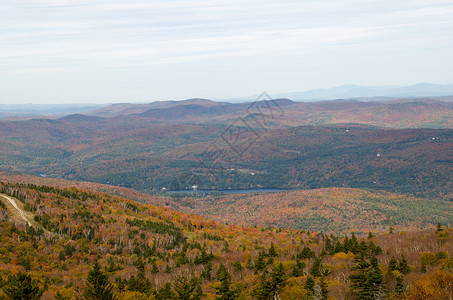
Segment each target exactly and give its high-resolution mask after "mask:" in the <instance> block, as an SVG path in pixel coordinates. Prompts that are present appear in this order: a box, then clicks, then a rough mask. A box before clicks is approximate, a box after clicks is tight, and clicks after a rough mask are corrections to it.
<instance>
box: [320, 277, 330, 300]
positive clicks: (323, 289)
mask: <svg viewBox="0 0 453 300" xmlns="http://www.w3.org/2000/svg"><path fill="white" fill-rule="evenodd" d="M319 286H320V287H321V299H322V300H327V297H328V296H329V290H327V284H326V281H325V280H324V277H321V279H319Z"/></svg>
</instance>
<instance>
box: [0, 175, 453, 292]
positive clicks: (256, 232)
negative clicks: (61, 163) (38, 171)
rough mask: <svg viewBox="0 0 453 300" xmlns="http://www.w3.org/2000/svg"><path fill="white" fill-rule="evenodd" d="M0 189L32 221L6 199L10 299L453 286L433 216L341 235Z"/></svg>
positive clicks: (1, 286) (450, 243)
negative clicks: (405, 227)
mask: <svg viewBox="0 0 453 300" xmlns="http://www.w3.org/2000/svg"><path fill="white" fill-rule="evenodd" d="M0 193H2V194H4V195H9V196H10V197H14V199H16V201H17V204H18V207H19V208H20V209H23V210H25V211H26V215H27V218H30V221H31V222H32V226H31V227H30V226H25V224H24V223H25V222H24V221H23V220H22V219H20V218H18V217H17V214H16V213H14V208H13V207H12V206H11V205H10V204H8V202H7V201H6V200H5V198H4V197H1V205H0V218H1V228H2V230H1V231H0V240H1V247H0V290H1V293H2V294H3V296H7V297H10V298H13V299H15V298H14V297H17V295H18V293H22V295H24V294H25V295H28V297H29V299H32V298H33V297H36V296H41V295H42V299H76V298H80V297H82V295H85V296H90V295H91V296H92V295H93V293H94V294H95V293H97V292H96V291H99V287H102V288H103V289H101V290H102V291H103V293H104V296H105V295H106V294H109V295H114V294H115V295H117V296H118V297H119V299H169V298H170V297H175V299H214V298H215V297H220V298H221V299H234V298H238V299H271V298H273V297H274V295H278V296H279V297H280V298H281V299H308V298H310V297H313V296H315V297H317V299H328V298H330V299H345V298H350V299H356V298H358V297H360V298H361V299H368V298H366V297H368V296H367V295H376V294H379V295H382V296H383V297H385V298H389V299H448V297H450V295H451V293H452V291H453V290H452V288H453V287H452V285H451V283H452V282H453V275H452V274H451V273H450V272H451V270H452V268H453V258H452V256H453V238H452V236H451V235H452V232H451V229H449V228H446V227H445V226H442V225H440V224H439V225H438V226H437V227H433V228H431V229H428V230H425V231H418V232H402V231H399V230H397V229H392V228H390V229H389V232H388V233H384V234H382V235H379V236H374V235H373V234H369V235H368V236H367V237H363V238H360V237H356V236H355V235H348V236H347V237H343V236H334V235H327V234H323V233H321V232H307V231H303V230H291V229H278V228H273V227H268V228H264V227H260V226H258V227H256V228H252V227H243V226H238V225H225V224H222V223H219V222H216V221H211V220H208V219H204V218H201V217H197V216H194V215H188V214H184V213H178V212H175V211H172V210H169V209H166V208H162V207H156V206H152V205H145V204H140V203H137V202H134V201H131V200H128V199H125V198H121V197H118V196H112V195H108V194H103V193H99V192H93V191H90V190H86V189H76V188H58V187H50V186H37V185H26V184H6V183H1V184H0ZM18 281H22V282H23V283H24V284H25V285H26V287H27V289H22V290H18V288H17V287H18ZM109 282H110V284H109ZM26 293H28V294H26ZM30 295H32V296H33V297H32V296H30ZM222 297H223V298H222Z"/></svg>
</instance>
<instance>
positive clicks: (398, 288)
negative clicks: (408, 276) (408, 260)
mask: <svg viewBox="0 0 453 300" xmlns="http://www.w3.org/2000/svg"><path fill="white" fill-rule="evenodd" d="M405 289H406V288H405V286H404V283H403V278H402V277H401V276H398V277H396V285H395V289H394V290H393V292H394V293H395V294H396V295H401V294H402V293H404V291H405Z"/></svg>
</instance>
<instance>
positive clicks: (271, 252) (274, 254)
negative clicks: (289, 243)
mask: <svg viewBox="0 0 453 300" xmlns="http://www.w3.org/2000/svg"><path fill="white" fill-rule="evenodd" d="M268 256H269V257H277V256H278V253H277V250H275V246H274V243H273V242H271V247H270V248H269V253H268Z"/></svg>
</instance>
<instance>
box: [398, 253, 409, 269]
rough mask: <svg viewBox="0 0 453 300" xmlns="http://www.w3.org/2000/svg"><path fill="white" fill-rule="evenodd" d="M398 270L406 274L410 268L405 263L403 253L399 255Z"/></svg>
mask: <svg viewBox="0 0 453 300" xmlns="http://www.w3.org/2000/svg"><path fill="white" fill-rule="evenodd" d="M398 271H400V272H401V273H403V274H407V273H409V272H410V271H411V268H410V267H409V265H408V264H407V260H406V258H405V257H404V255H401V259H400V261H399V263H398Z"/></svg>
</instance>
